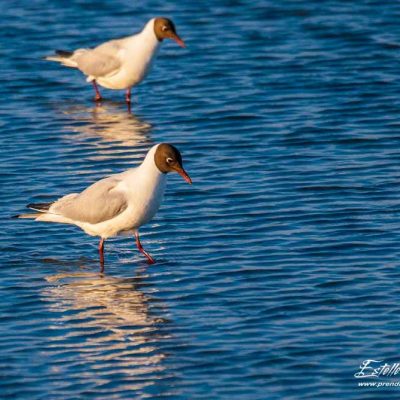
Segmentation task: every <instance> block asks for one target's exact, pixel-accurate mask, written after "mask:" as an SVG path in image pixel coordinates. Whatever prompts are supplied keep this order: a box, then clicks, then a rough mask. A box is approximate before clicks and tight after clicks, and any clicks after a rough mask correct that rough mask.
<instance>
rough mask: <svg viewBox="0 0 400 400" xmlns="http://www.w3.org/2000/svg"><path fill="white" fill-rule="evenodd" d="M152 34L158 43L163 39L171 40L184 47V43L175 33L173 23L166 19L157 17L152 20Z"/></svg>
mask: <svg viewBox="0 0 400 400" xmlns="http://www.w3.org/2000/svg"><path fill="white" fill-rule="evenodd" d="M154 33H155V35H156V37H157V39H158V40H159V41H160V42H162V41H163V40H164V39H172V40H175V42H176V43H178V44H179V46H181V47H186V46H185V43H184V41H183V40H182V39H181V38H180V37H179V36H178V34H177V33H176V29H175V25H174V23H173V22H172V21H171V20H170V19H168V18H163V17H159V18H156V19H155V20H154Z"/></svg>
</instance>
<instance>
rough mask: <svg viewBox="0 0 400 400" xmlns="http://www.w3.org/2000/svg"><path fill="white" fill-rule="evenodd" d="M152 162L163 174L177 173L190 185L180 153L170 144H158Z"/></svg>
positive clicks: (190, 181)
mask: <svg viewBox="0 0 400 400" xmlns="http://www.w3.org/2000/svg"><path fill="white" fill-rule="evenodd" d="M154 162H155V164H156V166H157V168H158V169H159V170H160V171H161V172H162V173H163V174H167V173H168V172H177V173H178V174H179V175H180V176H181V177H182V178H183V179H184V180H185V181H186V182H187V183H190V184H191V183H192V180H191V179H190V176H189V175H188V174H187V173H186V171H185V170H184V169H183V165H182V156H181V153H180V152H179V150H178V149H177V148H176V147H175V146H172V144H168V143H161V144H159V145H158V146H157V149H156V152H155V154H154Z"/></svg>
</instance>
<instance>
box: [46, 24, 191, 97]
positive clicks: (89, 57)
mask: <svg viewBox="0 0 400 400" xmlns="http://www.w3.org/2000/svg"><path fill="white" fill-rule="evenodd" d="M164 39H172V40H175V42H176V43H178V44H179V46H181V47H185V43H184V42H183V40H182V39H181V38H180V37H179V36H178V34H177V33H176V29H175V25H174V23H173V22H172V21H171V20H170V19H168V18H163V17H160V18H152V19H151V20H150V21H149V22H148V23H147V24H146V25H145V27H144V28H143V30H142V31H141V32H139V33H137V34H135V35H132V36H127V37H124V38H122V39H115V40H110V41H108V42H105V43H103V44H100V45H99V46H97V47H95V48H89V49H77V50H75V51H65V50H56V54H54V55H51V56H47V57H45V60H49V61H56V62H59V63H61V64H62V65H65V66H66V67H71V68H77V69H79V70H80V71H81V72H83V73H84V74H85V75H86V76H87V79H86V80H87V82H92V83H93V87H94V90H95V92H96V96H95V100H96V101H99V100H101V99H102V97H101V94H100V91H99V88H98V86H97V84H99V85H100V86H103V87H105V88H107V89H117V90H118V89H125V90H126V95H125V99H126V102H127V103H128V104H130V103H131V88H132V86H134V85H137V84H138V83H140V82H141V81H142V80H143V79H144V78H145V77H146V75H147V72H148V71H149V68H150V66H151V62H152V60H153V58H154V56H155V54H156V52H157V49H158V47H159V45H160V43H161V42H162V41H163V40H164Z"/></svg>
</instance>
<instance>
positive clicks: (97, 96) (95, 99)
mask: <svg viewBox="0 0 400 400" xmlns="http://www.w3.org/2000/svg"><path fill="white" fill-rule="evenodd" d="M92 83H93V87H94V91H95V92H96V96H95V97H94V101H100V100H102V97H101V94H100V91H99V88H98V86H97V83H96V81H95V80H93V81H92Z"/></svg>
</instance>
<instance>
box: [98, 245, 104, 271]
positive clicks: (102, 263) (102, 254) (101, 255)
mask: <svg viewBox="0 0 400 400" xmlns="http://www.w3.org/2000/svg"><path fill="white" fill-rule="evenodd" d="M99 256H100V272H104V239H103V238H101V239H100V243H99Z"/></svg>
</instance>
